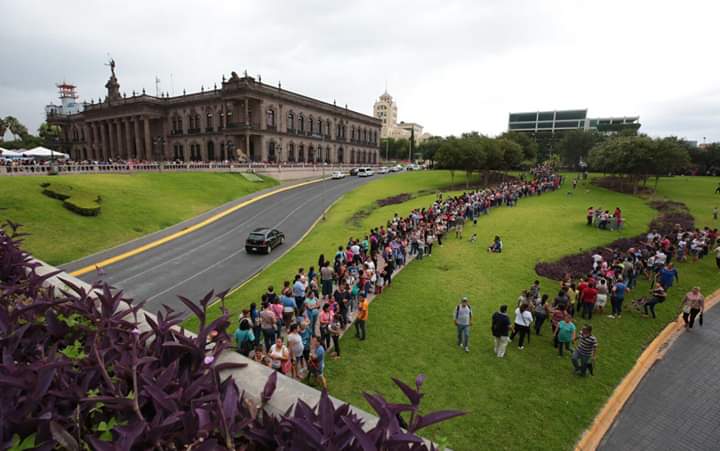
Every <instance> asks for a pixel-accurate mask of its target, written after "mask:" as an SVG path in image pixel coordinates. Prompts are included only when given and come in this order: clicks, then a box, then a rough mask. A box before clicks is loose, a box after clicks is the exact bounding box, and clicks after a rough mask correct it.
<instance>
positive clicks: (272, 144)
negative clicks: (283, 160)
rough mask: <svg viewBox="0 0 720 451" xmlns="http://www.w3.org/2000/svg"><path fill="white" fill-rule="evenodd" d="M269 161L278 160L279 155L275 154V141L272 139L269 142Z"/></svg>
mask: <svg viewBox="0 0 720 451" xmlns="http://www.w3.org/2000/svg"><path fill="white" fill-rule="evenodd" d="M268 161H269V162H271V163H274V162H275V161H277V155H276V154H275V142H274V141H270V142H269V143H268Z"/></svg>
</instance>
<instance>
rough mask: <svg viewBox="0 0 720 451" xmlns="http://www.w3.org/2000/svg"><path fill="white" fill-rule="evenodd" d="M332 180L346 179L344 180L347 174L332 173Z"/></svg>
mask: <svg viewBox="0 0 720 451" xmlns="http://www.w3.org/2000/svg"><path fill="white" fill-rule="evenodd" d="M331 178H332V179H333V180H340V179H344V178H345V173H344V172H341V171H335V172H333V173H332V176H331Z"/></svg>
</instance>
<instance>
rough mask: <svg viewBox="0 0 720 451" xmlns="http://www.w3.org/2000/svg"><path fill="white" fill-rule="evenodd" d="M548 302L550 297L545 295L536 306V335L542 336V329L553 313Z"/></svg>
mask: <svg viewBox="0 0 720 451" xmlns="http://www.w3.org/2000/svg"><path fill="white" fill-rule="evenodd" d="M547 301H548V295H547V294H543V295H542V298H541V299H540V302H538V303H537V304H535V335H540V329H541V328H542V325H543V323H544V322H545V320H546V319H547V317H548V316H549V315H550V313H551V309H550V304H548V302H547Z"/></svg>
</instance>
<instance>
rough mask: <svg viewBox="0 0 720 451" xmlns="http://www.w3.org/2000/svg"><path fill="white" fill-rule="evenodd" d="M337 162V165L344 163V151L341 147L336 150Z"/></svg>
mask: <svg viewBox="0 0 720 451" xmlns="http://www.w3.org/2000/svg"><path fill="white" fill-rule="evenodd" d="M337 162H338V163H345V151H344V150H343V148H342V147H339V148H338V151H337Z"/></svg>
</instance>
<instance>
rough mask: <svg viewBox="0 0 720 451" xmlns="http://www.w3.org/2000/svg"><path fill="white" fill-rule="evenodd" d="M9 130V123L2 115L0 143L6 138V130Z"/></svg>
mask: <svg viewBox="0 0 720 451" xmlns="http://www.w3.org/2000/svg"><path fill="white" fill-rule="evenodd" d="M6 131H7V123H6V122H5V119H3V118H1V117H0V143H1V142H3V140H4V139H5V132H6Z"/></svg>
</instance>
